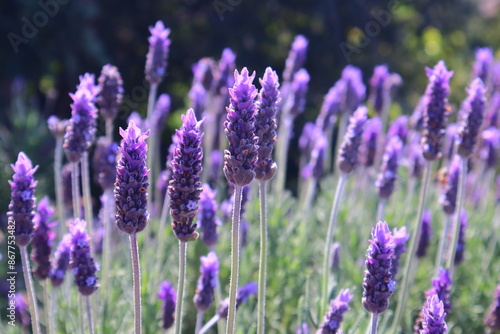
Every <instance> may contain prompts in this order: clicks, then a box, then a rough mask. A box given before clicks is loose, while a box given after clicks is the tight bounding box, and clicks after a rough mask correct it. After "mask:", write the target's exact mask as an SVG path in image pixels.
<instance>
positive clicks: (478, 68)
mask: <svg viewBox="0 0 500 334" xmlns="http://www.w3.org/2000/svg"><path fill="white" fill-rule="evenodd" d="M494 60H495V58H494V56H493V50H492V49H491V48H478V49H477V50H476V59H475V61H474V64H473V65H472V77H473V78H480V79H481V80H482V81H483V82H484V83H487V82H488V81H489V80H490V79H491V74H492V73H491V72H492V66H493V62H494Z"/></svg>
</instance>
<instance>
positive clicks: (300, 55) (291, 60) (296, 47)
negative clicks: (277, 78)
mask: <svg viewBox="0 0 500 334" xmlns="http://www.w3.org/2000/svg"><path fill="white" fill-rule="evenodd" d="M308 44H309V41H308V40H307V39H306V38H305V37H304V36H303V35H297V36H295V39H294V41H293V43H292V47H291V48H290V52H289V53H288V57H287V58H286V64H285V70H284V71H283V80H284V81H286V82H290V81H292V78H293V76H294V75H295V73H297V71H298V70H299V69H300V68H302V66H303V65H304V63H305V61H306V53H307V45H308Z"/></svg>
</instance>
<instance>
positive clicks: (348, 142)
mask: <svg viewBox="0 0 500 334" xmlns="http://www.w3.org/2000/svg"><path fill="white" fill-rule="evenodd" d="M367 115H368V109H367V108H366V107H364V106H360V107H359V108H358V109H357V110H356V111H355V112H354V114H353V115H352V116H351V118H350V120H349V126H348V128H347V133H346V134H345V136H344V139H343V141H342V145H341V146H340V150H339V157H338V160H339V162H338V165H339V169H340V170H341V171H342V172H343V173H345V174H348V173H350V172H352V171H353V170H354V169H355V168H356V165H357V163H358V151H359V146H360V145H361V137H362V133H363V127H364V125H365V123H366V120H367Z"/></svg>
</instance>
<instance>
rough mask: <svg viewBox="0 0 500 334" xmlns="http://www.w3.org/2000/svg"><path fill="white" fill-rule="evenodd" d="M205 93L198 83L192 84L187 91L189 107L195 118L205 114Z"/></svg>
mask: <svg viewBox="0 0 500 334" xmlns="http://www.w3.org/2000/svg"><path fill="white" fill-rule="evenodd" d="M206 96H207V91H206V90H205V88H204V87H203V85H202V84H201V83H200V82H194V83H193V86H192V87H191V90H190V91H189V106H190V107H191V108H193V110H194V113H195V115H196V118H201V117H202V115H203V113H204V112H205V107H206Z"/></svg>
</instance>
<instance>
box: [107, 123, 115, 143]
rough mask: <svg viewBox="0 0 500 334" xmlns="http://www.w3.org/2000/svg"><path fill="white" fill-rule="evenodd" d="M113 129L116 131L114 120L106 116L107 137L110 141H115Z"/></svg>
mask: <svg viewBox="0 0 500 334" xmlns="http://www.w3.org/2000/svg"><path fill="white" fill-rule="evenodd" d="M113 131H114V125H113V120H112V119H110V118H106V138H108V139H109V141H110V142H112V141H113Z"/></svg>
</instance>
